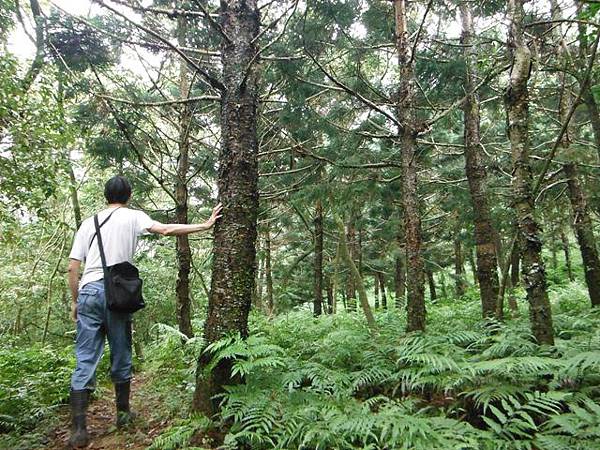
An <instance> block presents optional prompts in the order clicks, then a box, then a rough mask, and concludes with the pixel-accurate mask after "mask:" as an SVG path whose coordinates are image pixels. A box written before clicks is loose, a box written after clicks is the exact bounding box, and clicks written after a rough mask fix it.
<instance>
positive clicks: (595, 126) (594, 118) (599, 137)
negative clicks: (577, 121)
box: [582, 83, 600, 161]
mask: <svg viewBox="0 0 600 450" xmlns="http://www.w3.org/2000/svg"><path fill="white" fill-rule="evenodd" d="M582 98H583V103H585V106H586V108H587V113H588V117H589V119H590V122H591V124H592V130H593V131H594V143H595V145H596V152H597V154H598V161H600V112H599V111H598V104H597V103H596V99H595V98H594V95H593V94H592V90H591V89H590V86H589V83H588V84H587V85H586V86H585V87H584V89H583V94H582Z"/></svg>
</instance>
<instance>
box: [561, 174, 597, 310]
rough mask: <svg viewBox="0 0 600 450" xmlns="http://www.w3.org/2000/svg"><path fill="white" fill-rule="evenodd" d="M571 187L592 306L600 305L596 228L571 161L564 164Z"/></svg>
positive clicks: (574, 221) (574, 224) (578, 236)
mask: <svg viewBox="0 0 600 450" xmlns="http://www.w3.org/2000/svg"><path fill="white" fill-rule="evenodd" d="M564 171H565V175H566V176H567V185H568V187H569V199H570V200H571V207H572V209H573V228H574V229H575V234H576V236H577V242H578V243H579V250H580V251H581V259H582V260H583V270H584V273H585V282H586V284H587V288H588V293H589V295H590V300H591V302H592V306H598V305H600V259H598V249H597V248H596V238H595V236H594V228H593V224H592V220H591V218H590V214H589V211H588V207H587V199H586V198H585V194H584V192H583V190H582V189H581V185H580V183H579V180H578V179H577V171H576V169H575V165H574V164H573V163H572V162H571V163H568V164H566V165H565V166H564Z"/></svg>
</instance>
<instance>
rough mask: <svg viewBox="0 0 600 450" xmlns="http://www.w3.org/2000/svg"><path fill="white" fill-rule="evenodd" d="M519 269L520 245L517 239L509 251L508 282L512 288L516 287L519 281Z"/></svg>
mask: <svg viewBox="0 0 600 450" xmlns="http://www.w3.org/2000/svg"><path fill="white" fill-rule="evenodd" d="M520 271H521V245H520V243H519V241H518V240H517V242H515V245H514V246H513V249H512V252H511V253H510V284H511V286H512V287H513V288H515V287H517V286H518V285H519V282H520V275H519V274H520Z"/></svg>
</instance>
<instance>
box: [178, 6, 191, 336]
mask: <svg viewBox="0 0 600 450" xmlns="http://www.w3.org/2000/svg"><path fill="white" fill-rule="evenodd" d="M186 34H187V22H186V18H185V17H183V16H181V17H179V18H178V19H177V41H178V44H179V45H180V46H181V47H185V41H186V39H185V37H186ZM188 76H189V75H188V69H187V63H186V62H185V61H184V60H183V59H182V60H180V62H179V95H180V98H181V99H186V98H188V97H189V93H190V85H189V80H188ZM180 108H181V109H180V112H179V142H178V147H179V148H178V150H179V155H178V156H179V157H178V159H177V175H176V179H175V202H176V204H175V219H176V221H177V223H188V187H187V177H188V172H189V169H190V157H189V152H190V129H191V123H192V113H191V110H190V107H189V104H188V103H184V104H182V105H181V106H180ZM175 249H176V255H177V282H176V285H175V292H176V297H177V323H178V324H179V331H181V333H183V334H184V335H186V336H187V337H188V338H190V337H192V336H193V335H194V331H193V330H192V318H191V301H190V271H191V267H192V250H191V248H190V241H189V239H188V236H187V235H184V236H177V237H176V239H175Z"/></svg>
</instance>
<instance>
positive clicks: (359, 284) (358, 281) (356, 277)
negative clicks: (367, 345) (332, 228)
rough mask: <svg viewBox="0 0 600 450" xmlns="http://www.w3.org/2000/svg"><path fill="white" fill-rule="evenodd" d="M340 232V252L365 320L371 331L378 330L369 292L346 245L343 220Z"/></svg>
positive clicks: (339, 222) (339, 224) (339, 227)
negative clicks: (356, 291)
mask: <svg viewBox="0 0 600 450" xmlns="http://www.w3.org/2000/svg"><path fill="white" fill-rule="evenodd" d="M337 223H338V230H339V235H340V241H339V243H340V252H341V256H342V258H343V259H344V261H346V265H347V266H348V269H349V271H350V277H352V279H353V281H354V285H355V286H356V288H357V289H358V298H359V300H360V306H361V308H362V310H363V313H364V314H365V318H366V319H367V325H368V326H369V328H370V329H371V330H374V329H375V328H377V324H376V322H375V318H374V317H373V312H372V311H371V306H370V305H369V300H368V297H367V290H366V289H365V284H364V283H363V280H362V277H361V276H360V272H359V271H358V268H357V267H356V264H355V263H354V261H353V260H352V257H351V255H350V252H349V251H348V244H347V243H346V234H345V232H344V223H343V222H342V220H341V219H337Z"/></svg>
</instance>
